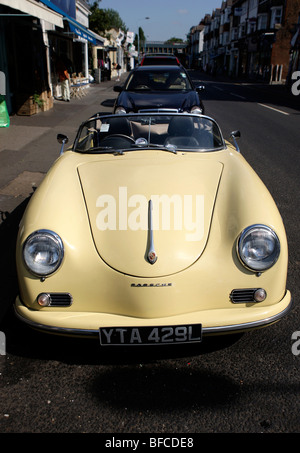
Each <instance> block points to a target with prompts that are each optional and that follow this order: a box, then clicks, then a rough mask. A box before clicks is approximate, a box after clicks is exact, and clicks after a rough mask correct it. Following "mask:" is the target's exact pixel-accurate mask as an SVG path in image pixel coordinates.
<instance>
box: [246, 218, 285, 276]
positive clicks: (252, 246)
mask: <svg viewBox="0 0 300 453" xmlns="http://www.w3.org/2000/svg"><path fill="white" fill-rule="evenodd" d="M279 253H280V242H279V239H278V237H277V234H276V233H275V231H273V230H272V229H271V228H269V227H267V226H266V225H252V226H250V227H248V228H246V229H245V230H244V231H243V232H242V233H241V235H240V238H239V240H238V255H239V258H240V260H241V261H242V263H243V264H244V266H245V267H246V268H247V269H250V270H252V271H255V272H262V271H265V270H267V269H269V268H270V267H272V266H273V265H274V264H275V263H276V261H277V259H278V257H279Z"/></svg>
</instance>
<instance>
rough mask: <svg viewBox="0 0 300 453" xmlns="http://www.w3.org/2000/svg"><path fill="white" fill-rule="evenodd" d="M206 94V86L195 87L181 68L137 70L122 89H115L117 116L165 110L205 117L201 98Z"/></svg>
mask: <svg viewBox="0 0 300 453" xmlns="http://www.w3.org/2000/svg"><path fill="white" fill-rule="evenodd" d="M203 90H204V86H203V85H199V86H197V87H195V86H194V84H193V82H192V80H191V79H190V77H189V75H188V73H187V71H186V70H185V69H184V68H182V67H178V66H137V67H136V68H135V69H133V70H132V71H131V72H130V74H129V76H128V78H127V80H126V82H125V83H124V85H123V86H118V85H117V86H115V87H114V91H116V92H118V93H119V96H118V98H117V99H116V101H115V104H114V113H137V112H139V111H141V110H162V109H173V110H176V111H178V112H184V111H186V112H194V113H204V105H203V102H202V100H201V98H200V93H201V92H202V91H203Z"/></svg>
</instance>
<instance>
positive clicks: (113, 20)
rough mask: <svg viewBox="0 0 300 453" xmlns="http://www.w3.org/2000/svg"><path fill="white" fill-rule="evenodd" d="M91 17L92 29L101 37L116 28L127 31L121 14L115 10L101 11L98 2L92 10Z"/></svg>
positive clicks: (90, 24)
mask: <svg viewBox="0 0 300 453" xmlns="http://www.w3.org/2000/svg"><path fill="white" fill-rule="evenodd" d="M90 11H91V15H90V17H89V26H90V29H91V30H93V31H94V32H95V33H97V34H99V35H101V34H102V35H103V34H104V33H105V31H108V30H110V29H111V28H115V29H116V30H119V28H120V29H121V30H123V31H125V32H126V31H127V27H126V25H125V23H124V22H123V21H122V19H121V17H120V16H119V13H118V12H117V11H115V10H114V9H100V8H99V7H98V2H96V1H95V2H94V3H93V5H92V6H91V8H90Z"/></svg>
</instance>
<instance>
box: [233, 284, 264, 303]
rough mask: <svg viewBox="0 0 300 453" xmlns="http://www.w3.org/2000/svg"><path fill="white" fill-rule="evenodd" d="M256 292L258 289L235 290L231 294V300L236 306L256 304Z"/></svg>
mask: <svg viewBox="0 0 300 453" xmlns="http://www.w3.org/2000/svg"><path fill="white" fill-rule="evenodd" d="M255 291H257V288H251V289H233V290H232V291H231V293H230V300H231V302H233V303H234V304H243V303H247V302H256V300H255V299H254V294H255Z"/></svg>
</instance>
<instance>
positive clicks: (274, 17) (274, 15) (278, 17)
mask: <svg viewBox="0 0 300 453" xmlns="http://www.w3.org/2000/svg"><path fill="white" fill-rule="evenodd" d="M271 11H272V12H271V23H270V27H271V28H275V25H276V24H281V21H282V6H281V7H280V8H271Z"/></svg>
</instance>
